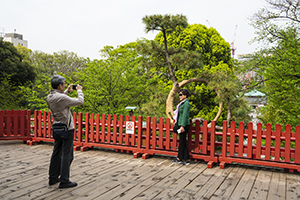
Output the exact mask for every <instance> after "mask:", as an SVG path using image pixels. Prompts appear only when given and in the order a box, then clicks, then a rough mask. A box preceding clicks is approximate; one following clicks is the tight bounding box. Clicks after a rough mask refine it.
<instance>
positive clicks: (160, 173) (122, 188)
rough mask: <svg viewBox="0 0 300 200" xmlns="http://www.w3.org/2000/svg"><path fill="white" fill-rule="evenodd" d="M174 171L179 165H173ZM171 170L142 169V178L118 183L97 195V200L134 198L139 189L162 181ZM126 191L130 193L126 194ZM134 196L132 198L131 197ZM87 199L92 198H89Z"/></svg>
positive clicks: (167, 168)
mask: <svg viewBox="0 0 300 200" xmlns="http://www.w3.org/2000/svg"><path fill="white" fill-rule="evenodd" d="M173 167H174V169H177V168H179V167H180V166H179V165H174V166H173ZM172 171H173V170H170V168H169V167H168V165H167V166H164V165H163V166H161V167H159V169H158V170H144V169H143V176H140V178H139V179H134V180H132V178H129V179H127V180H123V181H121V182H119V184H118V185H117V186H116V187H113V189H111V188H109V191H108V192H106V193H104V194H97V196H96V197H97V199H117V198H118V197H122V199H131V198H133V197H134V196H136V194H135V193H136V191H137V190H139V189H140V188H143V187H146V188H147V185H153V184H154V183H156V182H158V181H160V180H162V179H163V178H165V177H166V176H168V175H169V174H171V173H172ZM133 187H136V188H134V191H131V190H130V189H132V188H133ZM128 191H131V192H130V193H128ZM132 194H134V195H133V196H131V195H132ZM125 195H128V196H129V197H124V196H125ZM89 198H94V196H92V197H91V196H89Z"/></svg>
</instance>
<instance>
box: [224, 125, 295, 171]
mask: <svg viewBox="0 0 300 200" xmlns="http://www.w3.org/2000/svg"><path fill="white" fill-rule="evenodd" d="M235 127H236V126H235V122H231V127H230V128H227V122H226V121H224V122H223V133H221V135H222V154H221V155H220V156H219V162H220V167H221V168H224V166H225V164H226V163H232V162H235V163H246V164H252V165H263V166H270V167H279V168H285V169H289V170H290V171H293V170H297V171H299V172H300V126H299V125H298V126H296V132H295V133H292V132H291V126H290V125H286V127H285V131H283V132H282V131H281V125H279V124H277V125H276V131H272V128H271V124H267V127H266V130H263V129H262V124H261V123H259V124H258V125H257V130H253V124H252V123H249V124H248V129H244V123H243V122H241V123H240V124H239V128H238V129H236V128H235ZM219 135H220V134H219ZM245 139H247V144H244V141H245ZM228 140H229V142H228ZM236 141H237V142H236ZM272 143H273V144H275V145H271V144H272ZM292 143H294V145H295V148H291V144H292ZM281 144H284V147H281Z"/></svg>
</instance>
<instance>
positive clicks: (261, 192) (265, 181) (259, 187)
mask: <svg viewBox="0 0 300 200" xmlns="http://www.w3.org/2000/svg"><path fill="white" fill-rule="evenodd" d="M271 177H272V172H271V171H266V170H260V171H259V172H258V174H257V177H256V179H255V183H254V185H253V188H252V190H251V193H250V195H249V199H267V196H268V193H269V185H270V181H271Z"/></svg>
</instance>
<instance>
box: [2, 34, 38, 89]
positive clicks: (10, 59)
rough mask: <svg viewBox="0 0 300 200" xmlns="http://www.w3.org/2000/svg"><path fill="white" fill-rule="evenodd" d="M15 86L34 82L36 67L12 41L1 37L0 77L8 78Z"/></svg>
mask: <svg viewBox="0 0 300 200" xmlns="http://www.w3.org/2000/svg"><path fill="white" fill-rule="evenodd" d="M7 77H9V79H10V83H11V84H13V85H14V86H19V85H24V84H26V83H28V82H33V81H34V79H35V77H36V72H35V70H34V67H33V66H32V65H31V63H30V62H27V60H23V56H22V55H21V54H20V53H19V52H18V51H17V49H16V48H15V47H14V46H13V44H12V43H10V42H5V41H3V40H2V39H0V79H2V80H7V79H6V78H7Z"/></svg>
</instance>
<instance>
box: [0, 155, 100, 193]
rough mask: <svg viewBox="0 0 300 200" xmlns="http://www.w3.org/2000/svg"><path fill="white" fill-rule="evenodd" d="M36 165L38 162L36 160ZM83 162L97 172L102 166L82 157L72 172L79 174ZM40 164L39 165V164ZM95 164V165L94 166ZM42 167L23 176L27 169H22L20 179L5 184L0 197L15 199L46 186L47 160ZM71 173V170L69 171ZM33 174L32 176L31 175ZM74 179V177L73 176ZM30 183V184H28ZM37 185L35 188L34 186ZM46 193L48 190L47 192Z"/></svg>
mask: <svg viewBox="0 0 300 200" xmlns="http://www.w3.org/2000/svg"><path fill="white" fill-rule="evenodd" d="M36 161H37V162H36V163H38V162H39V161H38V160H36ZM82 161H85V162H87V161H88V162H90V164H91V165H90V166H91V167H93V168H97V170H99V165H100V164H102V163H101V162H99V160H98V162H96V161H97V159H95V158H94V161H95V163H93V162H91V161H92V160H88V159H86V157H83V158H82V159H77V162H79V163H78V164H77V165H75V166H76V167H77V168H78V169H79V170H76V167H75V169H74V170H76V172H80V170H81V171H83V170H84V168H82V167H81V166H80V162H82ZM40 164H41V163H40ZM96 164H97V165H96ZM41 165H42V167H39V168H37V167H35V169H34V170H32V171H29V173H25V175H24V171H26V172H27V169H26V168H24V169H23V173H22V172H20V173H19V174H18V175H19V176H20V179H19V180H18V181H17V182H16V181H10V182H9V184H7V185H6V186H7V188H5V189H2V190H0V195H6V197H9V198H15V197H18V196H21V195H23V194H24V193H29V190H28V187H30V188H31V189H30V191H34V190H36V189H39V187H43V185H45V184H46V185H47V184H48V176H47V172H48V168H49V159H48V160H47V161H44V162H43V163H42V164H41ZM71 171H72V170H71ZM32 174H33V175H32ZM74 177H76V175H75V176H74ZM71 178H73V176H71ZM29 183H30V184H29ZM36 184H37V185H38V186H37V187H38V188H36V186H35V185H36ZM12 191H15V193H14V194H10V193H12ZM47 191H48V190H47Z"/></svg>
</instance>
